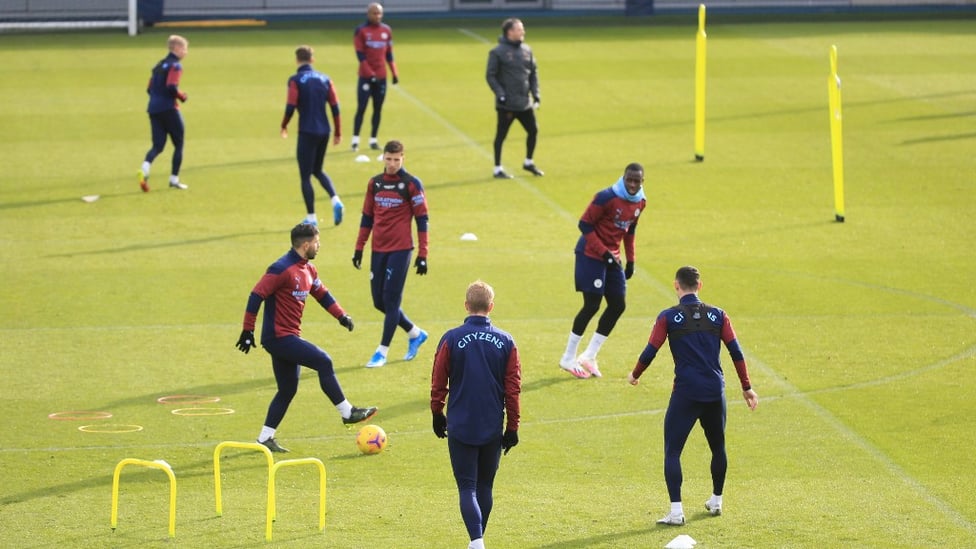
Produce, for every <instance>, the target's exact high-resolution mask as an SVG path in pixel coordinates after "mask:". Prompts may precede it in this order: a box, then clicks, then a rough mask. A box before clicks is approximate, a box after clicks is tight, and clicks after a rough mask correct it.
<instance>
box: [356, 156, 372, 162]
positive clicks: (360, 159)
mask: <svg viewBox="0 0 976 549" xmlns="http://www.w3.org/2000/svg"><path fill="white" fill-rule="evenodd" d="M356 162H369V157H368V156H366V155H365V154H361V155H359V156H357V157H356Z"/></svg>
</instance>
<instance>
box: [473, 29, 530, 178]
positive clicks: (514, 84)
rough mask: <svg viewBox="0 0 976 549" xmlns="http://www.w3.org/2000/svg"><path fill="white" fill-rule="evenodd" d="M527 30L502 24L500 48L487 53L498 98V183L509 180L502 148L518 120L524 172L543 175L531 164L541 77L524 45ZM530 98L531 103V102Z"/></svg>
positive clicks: (488, 74)
mask: <svg viewBox="0 0 976 549" xmlns="http://www.w3.org/2000/svg"><path fill="white" fill-rule="evenodd" d="M524 40H525V26H524V25H523V24H522V21H520V20H518V19H514V18H510V19H506V20H505V21H504V22H503V23H502V35H501V36H499V37H498V45H497V46H495V48H494V49H492V50H491V51H490V52H489V53H488V69H487V71H486V75H485V76H486V79H487V80H488V87H490V88H491V91H492V93H494V94H495V113H496V115H497V119H498V120H497V124H496V127H495V170H494V177H495V178H496V179H510V178H511V177H512V176H511V175H509V174H508V173H507V172H506V171H505V169H504V168H502V144H503V143H504V142H505V137H506V136H508V129H509V128H510V127H511V126H512V122H514V121H515V120H518V121H519V123H520V124H522V127H523V128H525V133H526V136H525V160H524V161H523V162H522V169H523V170H525V171H527V172H529V173H531V174H533V175H537V176H542V175H543V172H542V170H540V169H539V168H538V167H536V165H535V162H534V161H533V160H532V155H533V154H534V153H535V143H536V138H537V137H538V134H539V126H538V124H537V123H536V119H535V109H538V108H539V102H540V101H541V96H540V95H539V75H538V72H537V70H536V63H535V57H534V56H533V55H532V49H531V48H529V46H528V45H527V44H526V43H525V42H524ZM530 95H531V100H530V98H529V97H530Z"/></svg>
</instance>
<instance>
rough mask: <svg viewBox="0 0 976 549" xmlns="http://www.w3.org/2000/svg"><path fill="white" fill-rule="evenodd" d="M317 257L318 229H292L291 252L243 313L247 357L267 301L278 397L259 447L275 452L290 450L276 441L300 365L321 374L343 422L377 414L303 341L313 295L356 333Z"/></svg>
mask: <svg viewBox="0 0 976 549" xmlns="http://www.w3.org/2000/svg"><path fill="white" fill-rule="evenodd" d="M318 252H319V229H318V227H316V226H315V225H312V224H310V223H302V224H300V225H296V226H295V227H294V228H293V229H292V230H291V250H289V251H288V253H286V254H285V255H283V256H281V257H280V258H279V259H278V260H277V261H275V262H274V263H272V264H271V266H270V267H268V270H267V272H265V273H264V276H262V277H261V279H260V280H259V281H258V283H257V284H256V285H255V286H254V289H253V290H251V296H250V297H249V298H248V300H247V308H246V310H245V312H244V329H243V330H242V331H241V337H240V338H239V339H238V340H237V348H238V349H240V350H241V352H243V353H245V354H246V353H247V352H249V351H250V350H251V348H252V347H256V346H257V345H255V342H254V325H255V324H256V323H257V315H258V310H259V309H260V308H261V303H262V302H266V304H265V307H264V323H263V325H262V327H261V346H262V347H264V350H266V351H267V352H268V354H270V355H271V367H272V369H273V370H274V376H275V382H276V383H277V385H278V392H277V393H275V396H274V398H272V399H271V405H270V406H269V407H268V414H267V416H266V418H265V420H264V427H262V428H261V433H260V434H259V435H258V442H259V443H261V444H263V445H265V446H266V447H267V448H268V449H269V450H271V451H272V452H287V451H288V449H287V448H283V447H282V446H280V445H279V444H278V442H277V440H276V439H275V437H274V436H275V431H276V430H277V428H278V425H279V424H280V423H281V420H282V419H284V417H285V413H286V412H287V411H288V405H289V404H291V401H292V399H293V398H294V397H295V393H297V392H298V378H299V375H300V374H301V366H307V367H309V368H311V369H313V370H315V371H317V372H318V374H319V387H321V388H322V392H323V393H325V394H326V396H327V397H329V400H330V401H332V404H333V405H335V407H336V409H337V410H339V415H341V416H342V423H344V424H346V425H349V424H352V423H359V422H360V421H365V420H366V419H369V418H370V417H372V416H373V414H375V413H376V408H375V407H367V408H357V407H355V406H353V405H352V404H350V403H349V401H348V400H346V397H345V395H344V394H343V392H342V387H340V386H339V380H338V379H337V378H336V375H335V369H334V368H333V365H332V358H331V357H329V354H328V353H326V352H325V351H324V350H322V349H320V348H319V347H318V346H317V345H315V344H313V343H310V342H308V341H306V340H304V339H302V337H301V334H302V331H301V323H302V315H303V313H304V312H305V301H306V300H307V298H308V297H309V296H311V297H312V298H314V299H315V300H316V301H318V303H319V305H321V306H322V308H324V309H325V310H326V311H328V312H329V314H331V315H332V316H334V317H335V318H336V319H337V320H338V321H339V324H341V325H342V327H344V328H346V329H347V330H349V331H350V332H351V331H352V329H353V322H352V318H350V317H349V315H347V314H346V312H345V311H344V310H343V309H342V306H341V305H339V302H338V301H336V299H335V297H333V296H332V293H331V292H329V289H328V288H326V287H325V284H323V283H322V281H321V280H319V273H318V270H317V269H316V268H315V265H312V264H311V263H310V261H311V260H312V259H315V256H316V255H318Z"/></svg>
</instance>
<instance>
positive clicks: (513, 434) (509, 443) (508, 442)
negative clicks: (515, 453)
mask: <svg viewBox="0 0 976 549" xmlns="http://www.w3.org/2000/svg"><path fill="white" fill-rule="evenodd" d="M516 446H518V431H508V430H506V431H505V434H504V435H502V450H505V454H506V455H507V454H508V451H509V450H511V449H512V448H514V447H516Z"/></svg>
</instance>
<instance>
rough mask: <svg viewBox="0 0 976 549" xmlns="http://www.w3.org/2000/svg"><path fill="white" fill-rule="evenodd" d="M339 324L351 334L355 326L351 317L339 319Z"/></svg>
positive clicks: (346, 316)
mask: <svg viewBox="0 0 976 549" xmlns="http://www.w3.org/2000/svg"><path fill="white" fill-rule="evenodd" d="M339 324H341V325H342V327H343V328H345V329H347V330H349V331H350V332H351V331H352V327H353V324H352V317H351V316H349V315H342V318H340V319H339Z"/></svg>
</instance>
